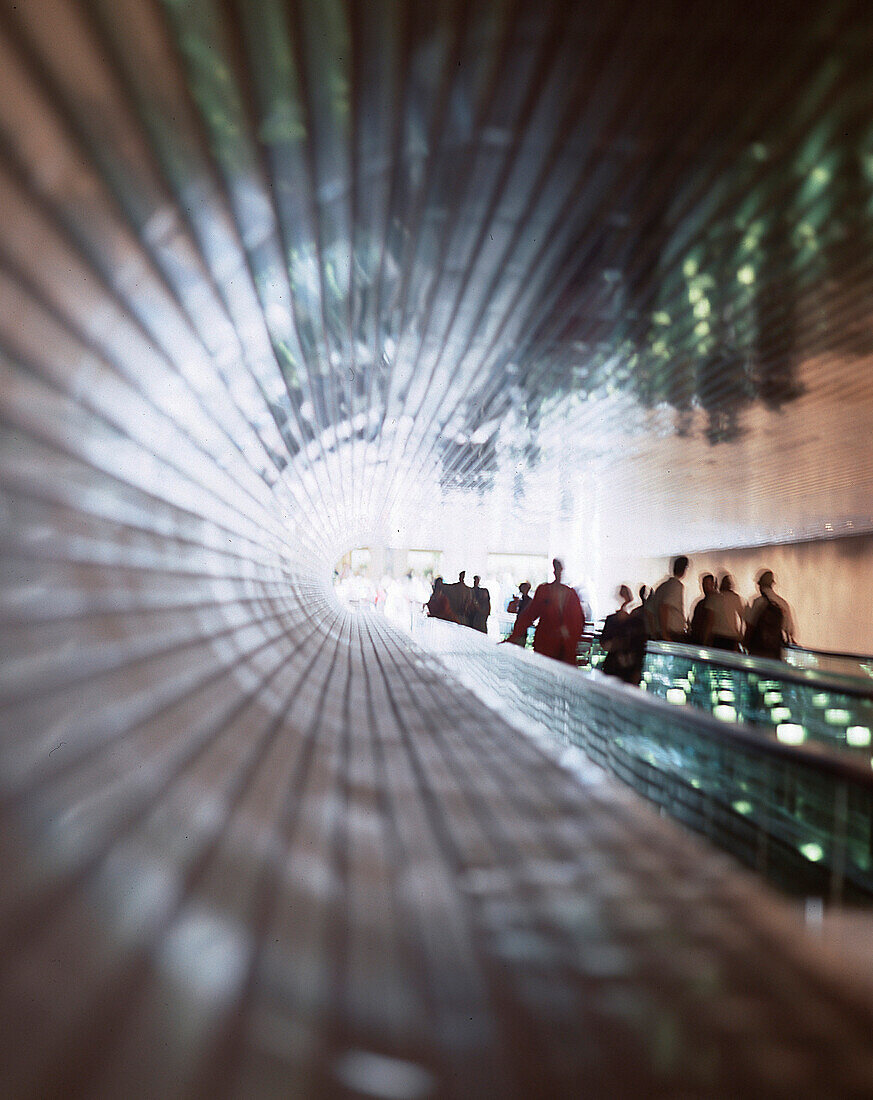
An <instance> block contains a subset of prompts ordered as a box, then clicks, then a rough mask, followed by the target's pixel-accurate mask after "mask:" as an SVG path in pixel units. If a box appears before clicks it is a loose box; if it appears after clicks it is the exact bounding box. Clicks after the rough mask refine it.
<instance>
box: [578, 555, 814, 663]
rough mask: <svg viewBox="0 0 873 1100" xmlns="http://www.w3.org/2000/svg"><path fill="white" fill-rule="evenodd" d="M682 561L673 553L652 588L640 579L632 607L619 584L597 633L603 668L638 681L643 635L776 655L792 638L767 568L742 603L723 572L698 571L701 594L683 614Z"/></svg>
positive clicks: (790, 622)
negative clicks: (667, 570)
mask: <svg viewBox="0 0 873 1100" xmlns="http://www.w3.org/2000/svg"><path fill="white" fill-rule="evenodd" d="M688 565H689V561H688V558H687V557H685V556H684V555H681V556H680V557H678V558H675V559H674V561H673V569H672V573H671V575H670V576H669V577H667V579H666V580H664V581H662V582H661V584H659V585H658V586H657V587H656V588H654V589H652V590H649V589H647V588H646V587H645V585H643V587H642V588H641V589H640V593H639V595H640V602H639V604H637V605H636V606H635V607H633V608H631V607H630V605H631V603H632V602H633V595H632V594H631V591H630V589H629V588H628V586H627V585H622V586H621V588H620V589H619V598H620V600H621V606H620V607H619V609H618V610H617V611H616V612H614V613H613V614H612V615H609V616H607V618H606V621H605V622H604V624H603V630H602V632H601V634H600V643H601V646H602V647H603V649H604V650H605V651H606V659H605V660H604V663H603V671H604V672H606V673H607V674H609V675H611V676H617V677H619V678H620V679H622V680H625V681H627V682H628V683H634V684H638V683H639V682H640V677H641V675H642V666H643V657H644V656H645V650H646V642H647V641H649V640H658V641H668V642H690V643H693V644H695V645H702V646H710V647H712V648H714V649H724V650H729V651H732V652H739V651H740V649H741V648H742V649H744V650H745V651H746V652H747V653H749V654H750V655H752V656H754V657H769V658H771V659H774V660H780V659H781V658H782V653H783V646H784V645H785V644H786V643H787V642H793V641H794V618H793V616H792V613H791V608H790V607H789V605H788V604H787V602H786V601H785V600H784V599H783V598H782V597H781V596H779V595H777V594H776V592H775V591H774V585H775V577H774V575H773V572H772V570H770V569H764V570H762V572H761V573H759V574H758V581H757V584H758V593H759V594H758V596H757V597H756V598H755V599H753V600H752V601H751V602H750V603H749V604H748V605H747V604H745V603H744V601H743V600H742V598H741V597H740V596H739V595H738V593H737V592H735V591H734V585H733V579H732V578H731V576H730V574H729V573H725V574H723V575H722V577H721V580H720V581H717V580H716V578H715V576H714V575H713V574H712V573H706V574H704V575H703V577H701V588H702V595H701V597H700V598H699V599H698V600H697V602H696V603H695V605H694V607H693V609H692V613H691V616H690V618H686V615H685V584H684V577H685V574H686V573H687V571H688Z"/></svg>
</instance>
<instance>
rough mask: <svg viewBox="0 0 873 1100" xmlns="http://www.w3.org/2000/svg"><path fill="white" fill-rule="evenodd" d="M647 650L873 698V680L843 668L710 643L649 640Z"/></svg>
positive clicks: (789, 681) (788, 681)
mask: <svg viewBox="0 0 873 1100" xmlns="http://www.w3.org/2000/svg"><path fill="white" fill-rule="evenodd" d="M646 652H647V653H652V654H662V655H664V656H667V657H684V658H685V659H686V660H693V661H705V662H706V663H707V664H711V665H718V666H719V667H721V668H729V669H733V670H734V671H737V672H758V673H761V674H762V675H764V676H768V677H770V678H772V679H774V680H783V681H785V682H787V683H793V684H806V685H808V686H811V687H816V688H821V689H823V690H825V691H827V690H830V691H839V692H842V693H843V694H845V695H855V696H858V697H859V698H864V699H870V698H873V683H870V684H868V683H867V682H866V681H864V680H861V679H860V678H859V677H855V676H848V675H843V674H842V673H839V672H822V671H821V670H819V669H816V668H798V667H797V666H796V665H791V664H788V663H787V662H786V661H776V660H773V659H771V658H770V657H750V656H748V655H747V654H744V653H731V652H730V651H729V650H723V649H710V648H708V647H707V646H700V645H689V644H687V643H685V642H648V643H647V644H646Z"/></svg>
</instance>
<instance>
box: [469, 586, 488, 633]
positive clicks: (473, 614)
mask: <svg viewBox="0 0 873 1100" xmlns="http://www.w3.org/2000/svg"><path fill="white" fill-rule="evenodd" d="M480 580H481V578H480V577H474V578H473V587H472V589H471V590H470V615H469V620H468V621H469V625H470V626H472V628H473V629H474V630H479V631H481V632H482V633H483V634H487V633H488V616H489V615H490V614H491V595H490V593H489V592H488V589H487V588H480V587H479V581H480Z"/></svg>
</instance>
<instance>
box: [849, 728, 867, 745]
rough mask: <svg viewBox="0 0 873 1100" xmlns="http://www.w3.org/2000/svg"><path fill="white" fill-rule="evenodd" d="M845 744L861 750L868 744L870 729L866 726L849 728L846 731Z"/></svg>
mask: <svg viewBox="0 0 873 1100" xmlns="http://www.w3.org/2000/svg"><path fill="white" fill-rule="evenodd" d="M846 743H847V744H849V745H852V746H853V747H854V748H863V747H864V746H865V745H869V744H870V729H869V727H867V726H849V728H848V729H847V730H846Z"/></svg>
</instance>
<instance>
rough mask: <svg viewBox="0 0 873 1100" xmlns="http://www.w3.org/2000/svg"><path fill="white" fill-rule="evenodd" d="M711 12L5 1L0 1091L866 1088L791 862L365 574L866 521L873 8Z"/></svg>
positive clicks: (872, 998)
mask: <svg viewBox="0 0 873 1100" xmlns="http://www.w3.org/2000/svg"><path fill="white" fill-rule="evenodd" d="M695 11H698V12H699V9H697V7H696V5H694V4H692V3H691V2H690V0H673V2H664V3H660V2H659V3H655V4H641V3H635V2H630V0H628V2H623V3H609V4H603V5H585V4H574V3H563V2H560V0H546V2H539V3H536V4H533V3H528V2H527V0H488V2H487V3H481V4H465V3H460V2H455V0H430V2H428V3H424V2H421V3H419V2H418V0H412V2H409V3H402V4H397V3H394V2H392V0H293V2H290V0H288V2H286V0H259V2H258V3H248V2H247V0H80V2H74V0H28V2H21V0H18V2H17V3H13V2H12V0H2V3H0V211H2V214H0V508H2V515H3V527H2V535H0V538H2V554H3V569H2V576H0V626H2V638H3V654H4V656H3V664H2V669H0V822H2V829H0V860H2V867H3V878H4V890H3V891H2V898H0V943H2V960H0V1022H2V1033H3V1058H2V1059H0V1088H2V1091H3V1094H4V1095H5V1096H19V1095H21V1096H25V1095H35V1096H37V1095H38V1096H72V1095H95V1096H96V1095H104V1096H116V1095H118V1096H121V1095H123V1096H139V1095H143V1096H171V1095H198V1096H199V1095H203V1096H215V1095H234V1096H261V1095H282V1096H288V1095H293V1096H297V1095H307V1096H310V1095H311V1096H323V1095H348V1096H375V1097H385V1098H387V1100H390V1098H400V1097H409V1098H417V1097H426V1096H458V1097H462V1096H463V1097H466V1096H483V1095H500V1096H502V1097H512V1096H519V1097H522V1096H525V1097H526V1096H536V1095H568V1096H578V1095H585V1094H593V1095H680V1094H681V1095H758V1096H763V1095H771V1094H772V1095H785V1094H788V1093H790V1094H792V1095H804V1094H810V1095H815V1094H818V1095H822V1094H824V1093H829V1094H831V1095H839V1094H846V1095H848V1094H851V1093H854V1094H864V1093H868V1092H870V1091H871V1089H873V1058H871V1054H870V1050H869V1042H868V1036H869V1030H870V1025H871V1020H873V995H871V990H870V987H869V985H868V984H866V983H864V982H862V981H860V980H857V976H853V975H851V974H849V973H848V972H847V970H848V968H847V966H846V965H845V962H844V960H840V959H837V958H834V957H832V956H830V955H828V953H827V952H826V951H825V950H823V949H821V948H820V945H818V944H816V943H815V942H814V941H813V940H812V939H811V938H808V937H806V936H805V935H804V934H803V933H802V932H801V931H800V929H799V923H798V920H797V918H796V914H795V913H794V912H793V911H792V910H791V909H790V907H789V906H788V904H787V903H786V902H785V901H784V900H781V899H779V898H777V897H776V896H775V895H774V894H771V893H770V892H769V891H768V890H767V889H766V888H765V887H764V886H763V885H761V884H760V883H759V882H758V881H756V880H755V879H754V878H753V877H752V876H751V875H748V874H746V873H745V872H742V871H740V870H738V869H737V868H736V867H735V866H734V865H733V864H731V863H730V862H729V861H728V860H727V859H726V857H724V856H721V855H717V854H716V853H715V852H714V851H713V850H712V849H710V848H709V847H707V846H706V845H705V843H704V842H703V841H701V840H700V839H699V838H695V837H692V836H690V835H688V834H686V833H685V832H683V831H681V830H680V829H679V828H678V826H676V825H674V824H671V823H670V822H668V821H666V820H663V819H662V818H661V817H660V816H659V815H658V813H657V812H656V811H655V810H654V809H653V808H652V807H651V806H646V805H645V804H644V803H643V802H642V801H640V800H639V799H637V798H636V796H635V795H633V794H632V793H631V792H629V791H628V790H627V789H626V788H624V787H622V785H621V784H620V783H618V782H617V781H616V780H615V779H614V778H613V777H610V776H607V775H606V774H605V773H604V772H603V771H602V770H601V769H600V768H598V767H596V766H595V765H593V764H591V763H590V762H589V763H586V762H585V761H584V760H583V758H582V757H581V756H579V755H578V754H577V755H575V756H573V755H572V754H571V756H570V757H568V755H567V752H566V747H565V746H564V747H562V746H561V745H559V744H557V743H556V744H555V745H552V746H549V745H548V744H544V743H542V742H541V741H538V740H536V739H534V738H532V737H531V736H529V733H530V731H525V730H524V729H521V728H519V726H518V724H517V723H514V722H512V721H510V720H509V719H508V717H507V716H506V715H503V714H501V713H499V712H498V711H496V710H495V709H494V708H492V707H489V706H487V705H486V703H485V702H483V699H482V697H481V696H480V695H477V694H476V693H474V692H472V691H471V690H469V688H468V687H466V686H464V685H463V684H462V683H461V682H460V681H459V680H458V679H457V678H456V677H454V676H453V675H452V674H451V673H450V672H449V670H448V667H447V665H446V664H445V663H443V662H442V661H441V659H440V657H439V655H438V654H435V653H434V652H432V651H431V650H429V649H428V648H427V647H426V645H425V644H424V640H423V639H422V638H419V639H418V640H417V641H416V640H413V639H410V637H409V636H408V635H407V634H405V633H404V632H402V631H400V630H398V629H396V628H395V627H394V626H392V625H391V624H390V623H388V622H387V621H386V620H385V619H384V618H382V617H380V616H378V615H356V614H353V613H350V612H349V611H347V610H345V609H343V608H341V607H340V606H339V605H338V603H337V602H336V599H335V596H334V593H333V589H332V584H331V570H332V568H333V565H334V563H335V562H336V561H337V560H338V559H339V558H340V557H341V556H342V555H343V554H344V553H346V552H347V551H349V550H350V549H352V548H353V547H358V546H366V545H368V542H369V540H371V539H380V538H381V539H384V538H386V537H388V536H391V535H397V537H401V535H400V534H398V533H399V532H402V537H403V538H404V539H406V540H407V541H406V545H409V546H413V545H417V543H416V541H415V540H416V538H418V537H419V535H420V532H422V531H424V530H431V529H433V527H435V526H436V527H438V526H440V525H445V524H446V523H447V522H448V520H449V519H451V520H452V522H453V523H455V524H457V523H460V525H461V529H463V525H464V523H467V525H468V526H472V524H471V523H470V521H469V516H470V514H471V510H472V509H474V508H475V507H478V506H479V505H480V504H481V502H482V501H483V500H486V501H488V502H489V504H488V506H489V508H491V509H492V511H491V512H490V513H489V514H490V515H493V517H495V523H498V521H499V524H500V525H502V526H500V528H499V529H500V530H502V531H511V532H513V537H515V538H516V539H517V540H523V538H525V537H527V533H528V532H535V533H537V535H538V537H539V534H541V532H542V531H544V530H546V531H548V532H549V538H550V539H551V540H552V542H554V543H557V542H558V541H559V540H560V541H562V543H563V544H565V545H566V547H567V552H568V554H570V555H571V556H572V555H574V554H575V555H576V557H577V560H578V561H579V562H581V561H582V554H583V549H585V548H589V549H590V547H591V544H592V540H594V539H595V538H597V539H599V540H600V541H599V543H598V546H600V545H601V544H602V546H603V547H606V548H613V547H619V548H620V550H616V553H621V554H625V555H628V554H630V553H631V550H632V551H633V553H637V554H639V555H641V556H656V555H659V554H665V553H672V552H674V551H675V550H677V549H683V548H684V546H682V547H677V546H676V545H675V540H676V539H677V537H679V535H681V537H682V538H683V539H687V540H688V542H687V543H686V544H685V545H688V544H690V542H691V541H693V540H694V539H697V540H698V543H697V544H698V545H700V547H701V549H707V550H713V549H716V548H719V547H750V546H757V545H762V544H767V543H779V542H781V541H791V540H793V539H799V538H801V537H803V538H818V537H821V538H831V537H835V536H836V535H838V534H847V533H851V534H852V535H854V534H861V533H864V532H867V533H869V532H870V531H873V514H871V509H870V501H871V499H873V497H871V491H873V451H871V449H870V447H869V432H870V426H871V424H873V383H871V380H870V379H871V377H873V375H871V372H870V369H869V368H870V356H871V354H873V330H871V328H870V321H869V310H868V308H867V306H868V303H869V301H870V293H871V268H870V243H871V215H870V211H871V209H873V172H871V164H873V144H871V141H873V136H871V135H873V131H871V129H870V115H869V110H870V107H871V105H873V85H871V82H870V78H869V72H870V67H869V63H870V59H871V50H873V22H871V20H870V17H869V14H867V15H865V14H864V8H863V5H857V4H853V3H849V2H844V3H839V4H829V5H813V4H809V5H807V4H797V3H794V4H792V3H777V4H773V5H770V6H769V7H768V9H767V10H761V11H757V12H756V13H755V18H754V23H755V28H754V29H755V33H754V34H750V33H749V32H748V24H749V20H748V8H747V7H746V6H744V5H743V4H742V3H740V2H739V0H732V2H730V3H728V4H725V5H722V6H720V7H719V8H718V10H710V11H708V12H707V14H706V17H705V19H700V18H698V16H696V15H695ZM774 58H778V63H774V61H773V59H774ZM726 59H729V60H726ZM692 91H693V93H694V94H691V93H692ZM458 517H460V521H459V519H458ZM639 517H643V518H644V519H645V520H646V522H644V523H643V522H640V520H639ZM677 533H678V534H677ZM591 553H592V554H595V553H596V554H597V555H599V554H601V550H600V549H597V550H596V552H595V551H594V550H592V551H591ZM603 553H606V551H605V550H604V551H603ZM580 567H581V566H580ZM592 568H593V566H592ZM604 575H606V574H604ZM511 648H512V647H506V649H507V650H509V649H511ZM504 657H505V659H507V660H511V659H512V658H510V657H507V656H506V654H504ZM529 674H530V675H532V673H529V668H528V665H527V664H525V662H524V661H523V660H521V659H519V661H518V678H519V679H518V682H519V684H521V685H522V690H523V689H524V685H525V684H526V682H527V681H526V680H525V677H526V676H527V675H529ZM539 675H540V676H542V677H546V679H548V677H549V676H550V675H552V674H551V673H549V671H548V669H547V668H545V666H543V669H541V670H540V673H539ZM555 675H557V674H555ZM555 684H556V689H555V690H556V691H557V690H558V689H557V684H558V680H555ZM595 690H599V691H600V692H601V693H602V692H603V690H604V689H603V688H602V686H601V687H600V688H599V689H595ZM615 698H616V699H617V700H618V702H617V703H616V704H615V705H616V706H618V705H619V704H620V702H621V696H615ZM652 706H653V707H655V711H656V710H657V706H656V705H655V704H654V703H653V704H652ZM655 711H653V713H655ZM571 757H572V758H571Z"/></svg>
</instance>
